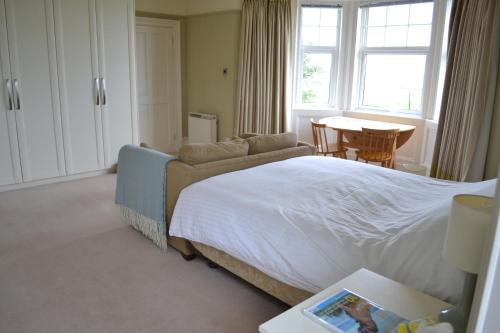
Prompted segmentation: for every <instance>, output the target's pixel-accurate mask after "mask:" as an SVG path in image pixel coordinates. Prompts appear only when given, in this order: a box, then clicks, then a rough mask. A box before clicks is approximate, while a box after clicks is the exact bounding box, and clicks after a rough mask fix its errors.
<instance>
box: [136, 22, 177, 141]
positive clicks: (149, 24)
mask: <svg viewBox="0 0 500 333" xmlns="http://www.w3.org/2000/svg"><path fill="white" fill-rule="evenodd" d="M135 26H136V28H137V27H139V26H140V27H163V28H170V29H173V31H174V39H173V41H172V45H173V47H174V52H173V53H174V63H176V64H178V66H175V68H174V75H175V80H174V81H175V82H178V84H176V85H175V87H174V93H173V96H174V100H173V101H172V105H174V109H175V112H176V120H177V123H176V124H175V131H176V133H175V136H174V146H175V147H174V148H175V149H176V150H177V149H179V148H180V147H181V145H182V75H181V67H182V59H181V24H180V21H178V20H170V19H161V18H150V17H136V19H135ZM136 31H137V29H136ZM135 70H136V73H137V65H136V69H135ZM137 100H138V96H137ZM138 113H139V112H138ZM137 116H138V117H139V115H137ZM137 121H138V122H139V119H137ZM138 127H139V126H138ZM138 131H139V130H138ZM138 136H139V137H140V133H139V134H138Z"/></svg>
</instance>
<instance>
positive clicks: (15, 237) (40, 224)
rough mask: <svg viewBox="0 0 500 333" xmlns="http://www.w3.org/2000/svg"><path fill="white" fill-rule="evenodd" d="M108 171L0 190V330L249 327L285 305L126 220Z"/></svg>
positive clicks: (252, 329) (224, 329) (54, 332)
mask: <svg viewBox="0 0 500 333" xmlns="http://www.w3.org/2000/svg"><path fill="white" fill-rule="evenodd" d="M114 187H115V177H114V175H105V176H99V177H93V178H89V179H84V180H78V181H72V182H66V183H60V184H53V185H45V186H39V187H36V188H31V189H23V190H18V191H12V192H5V193H0V332H2V333H7V332H16V333H19V332H37V333H42V332H48V333H57V332H121V333H124V332H257V327H258V325H259V324H260V323H262V322H265V321H266V320H268V319H270V318H272V317H274V316H276V315H277V314H279V313H281V312H282V311H284V310H285V309H286V306H285V305H283V304H282V303H280V302H279V301H276V300H275V299H273V298H271V297H270V296H267V295H265V294H263V293H262V292H260V291H259V290H257V289H255V288H253V287H252V286H250V285H248V284H246V283H245V282H243V281H241V280H239V279H238V278H236V277H234V276H233V275H231V274H230V273H228V272H226V271H224V270H222V269H216V270H214V269H210V268H208V267H207V265H206V263H205V261H203V260H201V259H196V260H194V261H191V262H186V261H184V260H183V259H182V258H181V256H180V255H179V254H178V253H177V252H175V251H174V250H170V251H167V252H162V251H161V250H159V249H158V248H157V247H155V246H154V245H153V244H152V243H151V242H150V241H148V240H146V239H145V238H144V237H143V236H141V235H140V234H138V233H137V232H135V231H134V230H132V229H131V228H130V227H127V226H125V225H124V224H123V223H122V222H121V219H120V215H119V210H118V209H117V207H115V205H114V204H113V196H114Z"/></svg>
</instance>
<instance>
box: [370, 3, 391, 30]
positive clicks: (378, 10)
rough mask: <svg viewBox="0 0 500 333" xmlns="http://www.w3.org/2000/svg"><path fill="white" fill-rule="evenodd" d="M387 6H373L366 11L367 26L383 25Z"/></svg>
mask: <svg viewBox="0 0 500 333" xmlns="http://www.w3.org/2000/svg"><path fill="white" fill-rule="evenodd" d="M386 14H387V7H373V8H370V10H369V11H368V26H369V27H380V26H384V25H385V17H386Z"/></svg>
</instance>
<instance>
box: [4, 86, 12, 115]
mask: <svg viewBox="0 0 500 333" xmlns="http://www.w3.org/2000/svg"><path fill="white" fill-rule="evenodd" d="M5 96H6V97H7V110H9V111H12V84H11V83H10V79H7V80H5Z"/></svg>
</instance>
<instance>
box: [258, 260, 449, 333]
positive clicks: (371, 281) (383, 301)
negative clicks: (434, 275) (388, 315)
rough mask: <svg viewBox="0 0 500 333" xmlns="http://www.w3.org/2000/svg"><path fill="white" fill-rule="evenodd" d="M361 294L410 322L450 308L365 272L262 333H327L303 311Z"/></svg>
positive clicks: (266, 326) (290, 312) (275, 320)
mask: <svg viewBox="0 0 500 333" xmlns="http://www.w3.org/2000/svg"><path fill="white" fill-rule="evenodd" d="M344 288H345V289H348V290H350V291H352V292H353V293H356V294H359V295H360V296H363V297H365V298H367V299H369V300H371V301H373V302H374V303H376V304H378V305H380V306H382V307H383V308H385V309H387V310H389V311H392V312H394V313H396V314H398V315H400V316H401V317H404V318H407V319H409V320H413V319H419V318H424V317H427V316H431V315H437V314H438V313H439V311H441V310H442V309H443V308H446V307H449V306H450V304H448V303H445V302H443V301H441V300H438V299H436V298H434V297H431V296H429V295H426V294H424V293H422V292H420V291H417V290H415V289H412V288H409V287H406V286H404V285H402V284H401V283H398V282H395V281H392V280H390V279H387V278H385V277H383V276H381V275H378V274H376V273H373V272H370V271H369V270H366V269H360V270H359V271H357V272H355V273H353V274H351V275H349V276H348V277H346V278H345V279H343V280H341V281H339V282H337V283H335V284H334V285H333V286H331V287H329V288H327V289H325V290H323V291H322V292H320V293H318V294H316V295H314V296H312V297H311V298H309V299H307V300H305V301H304V302H302V303H300V304H298V305H296V306H295V307H293V308H291V309H290V310H288V311H286V312H283V313H282V314H280V315H279V316H277V317H275V318H273V319H271V320H269V321H267V322H265V323H264V324H262V325H260V326H259V332H261V333H299V332H300V333H306V332H307V333H322V332H324V333H327V332H330V331H329V330H327V329H326V328H324V327H322V326H320V325H319V324H317V323H315V322H314V321H312V320H311V319H309V318H307V317H306V316H305V315H304V314H303V313H302V310H303V309H305V308H307V307H309V306H312V305H314V304H316V303H318V302H320V301H321V300H323V299H325V298H327V297H329V296H331V295H334V294H336V293H337V292H339V291H341V290H342V289H344Z"/></svg>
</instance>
